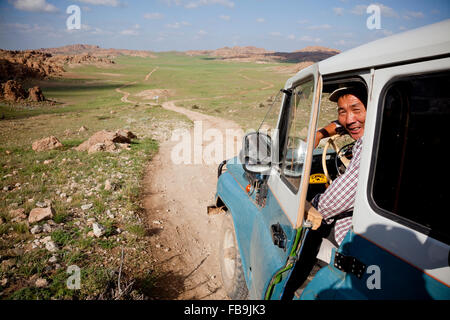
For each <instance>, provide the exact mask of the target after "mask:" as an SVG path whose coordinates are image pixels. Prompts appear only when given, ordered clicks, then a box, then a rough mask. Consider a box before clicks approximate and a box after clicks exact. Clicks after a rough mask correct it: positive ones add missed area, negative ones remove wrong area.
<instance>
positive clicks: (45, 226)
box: [42, 223, 52, 233]
mask: <svg viewBox="0 0 450 320" xmlns="http://www.w3.org/2000/svg"><path fill="white" fill-rule="evenodd" d="M42 231H44V232H45V233H50V232H52V227H51V226H50V225H49V224H47V223H45V224H44V225H43V226H42Z"/></svg>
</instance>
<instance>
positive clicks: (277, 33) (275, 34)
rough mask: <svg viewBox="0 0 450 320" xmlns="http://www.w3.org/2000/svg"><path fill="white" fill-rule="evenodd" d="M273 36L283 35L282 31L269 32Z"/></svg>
mask: <svg viewBox="0 0 450 320" xmlns="http://www.w3.org/2000/svg"><path fill="white" fill-rule="evenodd" d="M269 34H270V35H271V36H272V37H281V32H277V31H276V32H270V33H269Z"/></svg>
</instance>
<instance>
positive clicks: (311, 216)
mask: <svg viewBox="0 0 450 320" xmlns="http://www.w3.org/2000/svg"><path fill="white" fill-rule="evenodd" d="M305 212H306V221H309V222H311V224H312V227H311V229H313V230H317V229H318V228H319V227H320V225H321V224H322V219H323V217H322V215H321V214H320V212H319V211H317V210H316V208H314V207H313V206H312V205H311V203H309V202H308V201H306V203H305Z"/></svg>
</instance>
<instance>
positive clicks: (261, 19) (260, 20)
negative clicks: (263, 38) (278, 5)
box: [256, 18, 266, 23]
mask: <svg viewBox="0 0 450 320" xmlns="http://www.w3.org/2000/svg"><path fill="white" fill-rule="evenodd" d="M256 22H259V23H264V22H266V20H265V19H264V18H258V19H256Z"/></svg>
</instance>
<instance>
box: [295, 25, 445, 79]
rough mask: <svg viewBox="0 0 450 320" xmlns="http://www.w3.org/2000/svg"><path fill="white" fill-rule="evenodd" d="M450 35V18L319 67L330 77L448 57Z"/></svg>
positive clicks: (366, 45) (342, 56) (334, 58)
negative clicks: (355, 71)
mask: <svg viewBox="0 0 450 320" xmlns="http://www.w3.org/2000/svg"><path fill="white" fill-rule="evenodd" d="M449 35H450V19H447V20H444V21H441V22H438V23H435V24H431V25H428V26H425V27H421V28H418V29H414V30H410V31H406V32H402V33H399V34H396V35H393V36H390V37H386V38H383V39H379V40H375V41H372V42H369V43H367V44H364V45H361V46H359V47H356V48H353V49H350V50H348V51H345V52H343V53H340V54H338V55H335V56H333V57H331V58H328V59H326V60H323V61H320V62H318V63H317V65H318V67H319V72H320V74H322V75H327V74H332V73H338V72H345V71H350V70H357V69H368V68H372V67H376V66H382V65H388V64H395V63H399V62H402V61H408V60H415V59H420V58H426V57H432V56H438V55H443V54H448V53H449V52H450V36H449ZM307 69H308V68H307ZM304 70H306V69H304ZM302 71H303V70H302ZM302 71H300V72H299V73H298V74H297V75H295V76H293V77H292V78H291V79H289V80H288V82H287V84H288V85H287V87H289V85H292V83H295V82H296V80H298V79H299V78H300V77H301V74H302V73H303V72H302Z"/></svg>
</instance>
